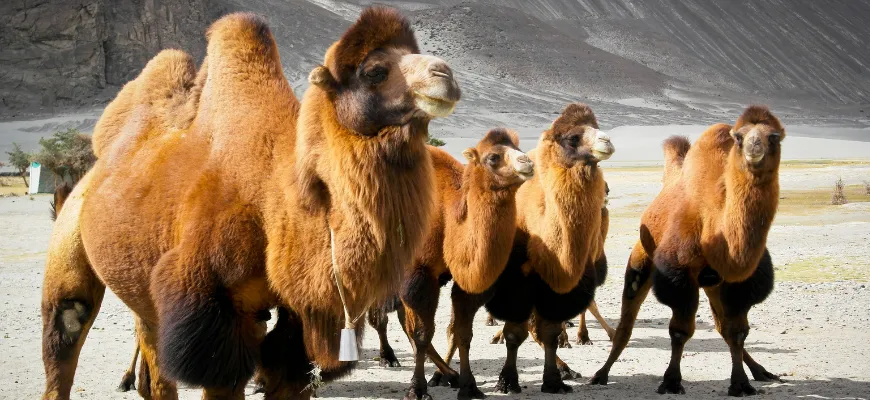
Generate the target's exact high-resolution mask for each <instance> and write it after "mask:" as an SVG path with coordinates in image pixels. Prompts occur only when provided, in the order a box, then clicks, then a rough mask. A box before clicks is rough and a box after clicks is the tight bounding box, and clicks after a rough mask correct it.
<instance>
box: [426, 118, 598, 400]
mask: <svg viewBox="0 0 870 400" xmlns="http://www.w3.org/2000/svg"><path fill="white" fill-rule="evenodd" d="M613 152H614V148H613V145H612V144H611V143H610V138H609V137H608V136H607V135H606V134H604V132H601V131H599V130H598V123H597V121H596V119H595V115H594V114H593V113H592V110H591V109H590V108H589V107H588V106H586V105H585V104H570V105H568V106H567V107H566V108H565V109H564V110H563V112H562V114H561V115H560V116H559V117H558V118H557V119H556V121H554V122H553V124H552V125H551V127H550V128H549V129H547V130H546V131H544V132H543V134H542V135H541V138H540V139H539V141H538V146H537V148H536V149H535V150H533V151H532V152H530V154H529V155H530V157H531V158H532V160H533V161H534V162H535V168H536V172H535V177H534V178H532V179H531V180H529V181H528V182H526V183H525V184H523V185H522V186H521V187H520V189H519V190H518V191H517V194H516V202H517V225H516V234H515V236H514V242H513V245H512V248H511V250H510V254H509V255H508V260H507V265H506V266H505V268H504V271H503V272H502V273H501V275H500V276H499V277H498V279H497V280H496V281H495V282H494V284H493V285H491V286H490V287H488V288H487V289H486V290H485V291H482V292H478V293H475V292H470V291H467V290H466V288H464V287H462V285H461V284H457V285H453V290H452V293H451V301H452V306H453V321H452V326H451V327H449V328H448V331H449V332H453V335H452V338H450V340H451V341H452V342H454V343H455V346H456V347H457V349H458V350H459V363H460V366H459V367H460V372H459V377H458V383H457V385H458V387H459V393H458V397H459V398H460V399H466V398H483V397H484V394H483V392H481V391H480V389H479V388H478V387H477V383H476V381H475V379H474V375H473V374H472V372H471V366H470V363H469V350H470V346H471V338H472V332H473V319H474V315H475V314H476V312H477V310H478V309H479V308H480V307H481V306H484V305H485V306H486V308H487V310H488V311H489V312H490V313H491V314H492V315H493V316H494V317H495V318H498V319H500V320H504V321H505V325H504V330H503V332H504V334H505V341H506V345H507V350H508V355H507V361H506V363H505V366H504V368H503V370H502V372H501V375H500V377H499V383H498V384H497V386H496V388H497V390H499V391H502V392H505V393H507V392H519V391H521V388H520V386H519V383H518V375H517V370H516V356H517V349H518V347H519V345H520V344H521V343H522V342H523V341H524V340H525V339H526V337H527V336H528V334H529V328H528V327H527V321H528V320H529V318H530V317H531V316H532V312H533V310H534V311H535V312H536V313H537V314H538V315H537V317H538V318H536V321H538V323H537V324H538V325H540V327H537V328H532V329H533V331H535V332H536V333H537V335H536V336H537V337H538V338H540V340H541V342H542V343H543V344H544V347H545V348H546V352H545V354H546V359H545V366H544V384H543V386H542V390H543V391H545V392H565V391H568V390H570V387H568V386H567V385H564V384H563V383H562V377H561V372H560V371H559V370H558V368H557V367H556V359H555V349H556V345H557V343H556V342H557V339H558V336H559V334H560V333H561V332H562V322H564V321H565V320H567V319H569V318H571V317H574V316H576V315H578V314H579V313H580V312H581V311H583V310H584V309H585V308H586V307H587V306H588V304H589V301H590V300H591V299H592V294H593V293H594V290H595V281H596V279H595V268H594V267H593V264H594V261H595V260H597V259H598V254H597V250H598V248H599V241H600V240H601V209H602V208H603V207H604V192H605V190H604V177H603V175H602V173H601V170H600V169H599V168H598V162H599V161H602V160H606V159H608V158H609V157H610V155H611V154H612V153H613ZM587 267H588V268H587ZM441 379H443V377H442V376H441V375H440V374H439V373H438V372H436V373H435V375H433V377H432V380H430V384H440V383H442V382H441V381H440V380H441Z"/></svg>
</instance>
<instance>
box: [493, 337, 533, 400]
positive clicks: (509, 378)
mask: <svg viewBox="0 0 870 400" xmlns="http://www.w3.org/2000/svg"><path fill="white" fill-rule="evenodd" d="M502 333H503V335H504V342H505V347H506V348H507V355H506V356H505V360H504V367H502V369H501V373H500V374H499V375H498V382H497V383H496V384H495V390H496V391H498V392H501V393H520V392H522V391H523V389H522V387H521V386H520V376H519V373H518V372H517V352H518V350H519V348H520V345H522V344H523V342H525V341H526V338H528V337H529V325H528V322H523V323H516V322H510V321H505V323H504V328H503V329H502Z"/></svg>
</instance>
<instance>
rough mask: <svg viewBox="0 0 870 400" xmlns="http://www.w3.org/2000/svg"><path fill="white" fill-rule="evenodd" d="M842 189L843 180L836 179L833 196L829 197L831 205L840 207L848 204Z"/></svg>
mask: <svg viewBox="0 0 870 400" xmlns="http://www.w3.org/2000/svg"><path fill="white" fill-rule="evenodd" d="M844 188H845V184H844V183H843V178H839V179H837V182H835V183H834V195H833V196H831V204H833V205H835V206H840V205H843V204H846V203H848V201H846V193H845V192H844V191H843V189H844Z"/></svg>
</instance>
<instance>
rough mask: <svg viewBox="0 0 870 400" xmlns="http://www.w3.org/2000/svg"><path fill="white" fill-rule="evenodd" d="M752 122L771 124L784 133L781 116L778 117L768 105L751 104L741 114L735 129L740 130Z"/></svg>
mask: <svg viewBox="0 0 870 400" xmlns="http://www.w3.org/2000/svg"><path fill="white" fill-rule="evenodd" d="M750 124H764V125H769V126H770V127H771V128H773V129H774V130H775V131H777V132H780V133H783V132H785V129H784V128H783V127H782V124H781V123H780V122H779V118H776V116H774V115H773V114H772V113H771V112H770V109H768V108H767V106H761V105H751V106H749V107H747V108H746V111H744V112H743V114H741V115H740V118H737V122H736V123H735V124H734V129H733V130H734V131H737V130H739V129H740V128H742V127H743V126H744V125H750Z"/></svg>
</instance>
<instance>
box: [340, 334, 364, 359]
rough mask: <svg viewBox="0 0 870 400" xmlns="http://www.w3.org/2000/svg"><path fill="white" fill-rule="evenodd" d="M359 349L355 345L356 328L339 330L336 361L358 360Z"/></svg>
mask: <svg viewBox="0 0 870 400" xmlns="http://www.w3.org/2000/svg"><path fill="white" fill-rule="evenodd" d="M358 360H359V349H357V347H356V330H353V329H347V328H345V329H342V330H341V347H339V349H338V361H358Z"/></svg>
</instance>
